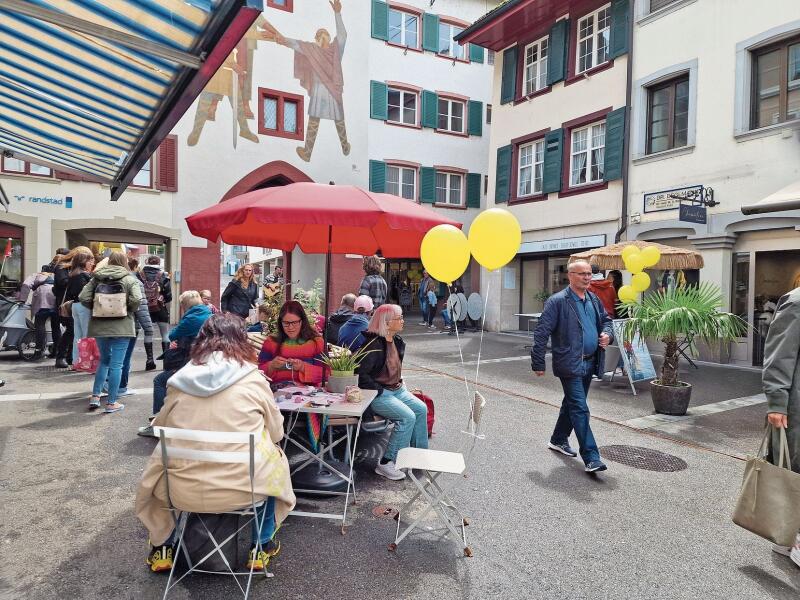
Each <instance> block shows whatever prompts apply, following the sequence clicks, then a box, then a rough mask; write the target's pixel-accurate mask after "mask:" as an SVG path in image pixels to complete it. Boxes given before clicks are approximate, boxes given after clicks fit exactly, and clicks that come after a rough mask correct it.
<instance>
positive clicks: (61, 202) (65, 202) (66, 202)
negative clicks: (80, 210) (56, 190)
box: [14, 195, 72, 208]
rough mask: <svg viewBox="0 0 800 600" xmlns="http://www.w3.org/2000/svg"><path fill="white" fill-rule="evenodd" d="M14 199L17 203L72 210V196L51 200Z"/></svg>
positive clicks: (33, 198)
mask: <svg viewBox="0 0 800 600" xmlns="http://www.w3.org/2000/svg"><path fill="white" fill-rule="evenodd" d="M14 198H15V199H16V200H17V202H29V203H31V204H40V205H41V204H49V205H50V206H63V207H64V208H72V196H65V197H64V198H53V197H51V196H17V195H15V196H14Z"/></svg>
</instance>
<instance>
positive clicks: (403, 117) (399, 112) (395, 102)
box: [387, 88, 417, 125]
mask: <svg viewBox="0 0 800 600" xmlns="http://www.w3.org/2000/svg"><path fill="white" fill-rule="evenodd" d="M388 97H389V110H388V118H387V120H388V121H391V122H392V123H402V124H403V125H416V124H417V92H410V91H408V90H399V89H396V88H389V93H388Z"/></svg>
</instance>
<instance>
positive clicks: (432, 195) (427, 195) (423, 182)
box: [419, 167, 436, 204]
mask: <svg viewBox="0 0 800 600" xmlns="http://www.w3.org/2000/svg"><path fill="white" fill-rule="evenodd" d="M419 201H420V202H424V203H425V204H433V203H434V202H436V169H434V168H433V167H420V169H419Z"/></svg>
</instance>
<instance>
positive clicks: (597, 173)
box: [569, 122, 606, 186]
mask: <svg viewBox="0 0 800 600" xmlns="http://www.w3.org/2000/svg"><path fill="white" fill-rule="evenodd" d="M605 147H606V124H605V122H601V123H594V124H592V125H589V126H587V127H581V128H580V129H574V130H573V131H572V144H571V146H570V179H569V184H570V186H579V185H585V184H587V183H597V182H600V181H603V160H604V154H605Z"/></svg>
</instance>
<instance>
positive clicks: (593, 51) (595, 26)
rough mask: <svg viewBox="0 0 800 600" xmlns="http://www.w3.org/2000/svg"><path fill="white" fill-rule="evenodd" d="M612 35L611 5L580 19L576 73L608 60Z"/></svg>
mask: <svg viewBox="0 0 800 600" xmlns="http://www.w3.org/2000/svg"><path fill="white" fill-rule="evenodd" d="M610 37H611V5H606V6H604V7H603V8H601V9H600V10H597V11H595V12H593V13H591V14H588V15H586V16H585V17H583V18H582V19H581V20H580V21H578V52H577V59H578V63H577V68H576V73H583V72H584V71H588V70H589V69H593V68H594V67H596V66H598V65H602V64H603V63H604V62H607V61H608V44H609V39H610Z"/></svg>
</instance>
